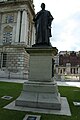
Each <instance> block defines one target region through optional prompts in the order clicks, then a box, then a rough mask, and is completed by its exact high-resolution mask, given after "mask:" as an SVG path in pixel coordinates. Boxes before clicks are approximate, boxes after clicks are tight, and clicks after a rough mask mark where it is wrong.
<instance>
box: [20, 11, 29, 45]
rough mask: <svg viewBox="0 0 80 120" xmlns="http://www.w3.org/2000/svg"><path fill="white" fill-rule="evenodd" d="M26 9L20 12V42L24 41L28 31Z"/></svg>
mask: <svg viewBox="0 0 80 120" xmlns="http://www.w3.org/2000/svg"><path fill="white" fill-rule="evenodd" d="M27 21H28V20H27V11H26V10H24V11H23V13H22V24H21V37H20V42H22V43H26V40H27V33H28V24H27Z"/></svg>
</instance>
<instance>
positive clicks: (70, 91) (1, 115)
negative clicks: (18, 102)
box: [0, 82, 80, 120]
mask: <svg viewBox="0 0 80 120" xmlns="http://www.w3.org/2000/svg"><path fill="white" fill-rule="evenodd" d="M58 88H59V92H60V94H61V96H66V97H67V99H68V102H69V105H70V109H71V113H72V116H70V117H69V116H60V115H48V114H38V113H31V112H22V111H14V110H7V109H4V108H3V107H4V106H5V105H7V104H9V103H10V102H12V101H14V100H15V99H16V98H17V97H18V96H19V95H20V92H21V90H22V84H17V83H6V82H0V120H22V119H23V118H24V116H25V115H26V114H38V115H41V120H80V107H76V106H74V105H73V101H80V88H77V87H61V86H60V87H58ZM78 90H79V91H78ZM4 95H9V96H12V97H13V98H12V99H11V100H3V99H1V97H2V96H4Z"/></svg>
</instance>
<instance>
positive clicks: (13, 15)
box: [0, 0, 35, 79]
mask: <svg viewBox="0 0 80 120" xmlns="http://www.w3.org/2000/svg"><path fill="white" fill-rule="evenodd" d="M34 15H35V12H34V5H33V0H0V77H9V78H24V79H26V78H27V75H28V67H29V63H28V61H29V55H28V54H27V53H26V51H25V48H27V47H30V46H32V44H34V43H35V28H34V23H33V16H34Z"/></svg>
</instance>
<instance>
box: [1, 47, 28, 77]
mask: <svg viewBox="0 0 80 120" xmlns="http://www.w3.org/2000/svg"><path fill="white" fill-rule="evenodd" d="M3 48H4V49H3ZM1 49H2V51H1V52H0V55H1V53H6V54H7V60H6V67H2V65H0V66H1V70H2V71H3V70H4V72H6V73H7V74H8V76H9V77H10V78H23V79H27V77H28V68H29V62H28V61H29V55H28V53H27V52H26V51H25V48H24V47H21V46H5V47H2V48H1ZM1 64H2V62H1ZM3 77H4V76H3Z"/></svg>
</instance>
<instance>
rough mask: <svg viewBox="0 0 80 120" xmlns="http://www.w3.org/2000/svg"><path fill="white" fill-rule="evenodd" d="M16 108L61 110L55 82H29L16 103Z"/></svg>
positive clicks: (25, 84) (24, 86)
mask: <svg viewBox="0 0 80 120" xmlns="http://www.w3.org/2000/svg"><path fill="white" fill-rule="evenodd" d="M15 105H16V106H23V107H34V108H42V109H53V110H60V109H61V101H60V94H59V93H58V89H57V85H56V83H54V82H46V83H45V82H27V83H24V85H23V91H22V92H21V95H20V96H19V97H18V98H17V100H16V102H15Z"/></svg>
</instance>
